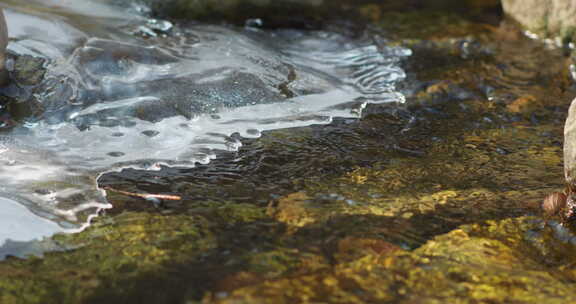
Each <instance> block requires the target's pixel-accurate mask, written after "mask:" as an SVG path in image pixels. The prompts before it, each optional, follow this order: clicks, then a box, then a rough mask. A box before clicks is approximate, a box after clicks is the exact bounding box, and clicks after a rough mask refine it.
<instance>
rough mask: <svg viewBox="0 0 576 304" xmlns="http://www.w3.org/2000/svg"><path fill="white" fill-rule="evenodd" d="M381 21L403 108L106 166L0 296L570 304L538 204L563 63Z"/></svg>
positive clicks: (563, 253)
mask: <svg viewBox="0 0 576 304" xmlns="http://www.w3.org/2000/svg"><path fill="white" fill-rule="evenodd" d="M373 9H374V7H371V10H370V11H373ZM380 13H381V14H382V15H380V16H379V18H378V19H377V20H380V22H375V23H374V26H378V27H381V28H382V29H383V30H388V31H390V32H391V33H394V34H391V37H392V39H393V40H392V43H395V44H399V45H402V46H406V47H410V48H411V49H412V50H413V56H411V57H410V59H409V60H407V61H406V62H405V63H404V64H403V68H404V69H405V70H406V71H407V79H406V81H404V82H403V84H402V91H403V92H404V94H405V95H406V97H407V103H406V104H405V105H402V106H398V105H393V106H392V105H389V104H388V105H368V106H367V108H366V109H365V110H364V111H363V117H362V119H350V118H343V119H335V121H334V122H332V123H330V124H328V125H313V126H307V127H299V128H290V129H282V130H274V131H267V132H264V134H263V136H262V137H261V138H256V139H242V142H243V146H242V147H241V148H240V149H239V150H238V151H237V152H228V153H224V154H222V155H221V156H220V158H218V159H215V160H213V161H212V162H210V163H209V164H203V165H199V166H197V167H196V168H166V167H165V168H162V169H161V170H159V171H145V172H143V171H139V170H125V171H123V172H117V173H110V174H106V175H104V176H102V177H100V179H99V183H100V186H101V187H102V188H104V189H107V194H108V199H109V201H110V202H111V203H112V204H113V205H114V208H112V209H109V210H107V213H106V215H104V216H101V217H99V218H97V219H95V220H94V224H93V226H92V227H90V228H88V229H87V230H86V231H84V232H81V233H79V234H72V235H58V236H56V237H54V238H52V239H51V240H52V242H53V243H52V244H49V245H50V246H48V245H46V246H47V247H50V248H53V250H54V248H57V250H55V251H53V252H48V253H46V254H45V256H44V258H37V257H30V258H28V259H18V258H10V259H8V260H6V261H3V262H2V263H0V273H1V274H2V275H1V276H0V287H2V291H1V292H0V300H1V301H0V302H2V303H4V302H6V303H10V302H18V301H19V302H23V303H102V302H115V301H116V302H124V303H185V302H192V303H194V302H204V303H255V302H263V303H266V302H269V303H303V302H304V303H305V302H340V303H366V302H396V303H413V302H452V301H459V302H463V303H478V302H492V303H499V302H503V303H506V302H518V303H535V302H547V303H566V302H570V301H574V300H576V299H573V297H574V293H573V290H574V287H575V285H574V283H573V282H574V279H576V278H575V277H574V276H575V273H576V272H575V268H574V265H575V264H574V262H575V261H574V255H573V252H574V249H575V248H574V246H575V245H574V244H575V242H576V241H574V240H575V239H576V238H575V237H574V232H572V231H571V230H570V227H563V226H562V225H559V224H558V222H556V221H554V219H545V218H544V217H542V216H541V215H540V209H539V208H540V203H541V201H542V199H543V198H544V197H545V195H546V194H547V193H549V192H552V191H561V190H562V189H563V187H564V179H563V178H562V177H561V176H562V170H563V162H562V141H563V131H564V130H563V128H564V122H565V118H566V114H567V113H568V106H569V102H570V100H571V99H573V96H574V94H575V93H576V92H575V91H574V88H573V86H572V80H571V79H570V77H569V75H568V69H567V60H568V59H567V58H566V57H564V55H563V54H562V52H561V51H560V50H551V49H549V48H548V47H547V46H545V45H542V44H539V43H538V42H537V41H533V40H530V39H527V38H526V37H524V36H523V35H522V34H521V32H519V31H516V30H514V29H512V28H510V27H508V26H507V25H506V24H502V25H501V26H498V27H496V26H494V25H493V24H487V23H483V22H479V21H471V20H474V19H466V18H463V17H462V16H459V15H457V14H446V15H443V14H441V13H440V12H438V11H432V12H428V11H422V12H418V13H416V12H410V13H405V14H400V13H398V12H393V13H390V14H389V15H387V12H386V11H385V10H382V11H380ZM439 16H442V18H439ZM390 20H394V21H397V22H389V21H390ZM410 20H412V21H411V22H410ZM151 135H153V134H151ZM135 194H157V195H166V197H169V196H168V195H171V196H178V197H179V198H180V199H154V197H148V199H143V198H142V196H137V195H135ZM158 197H160V196H158Z"/></svg>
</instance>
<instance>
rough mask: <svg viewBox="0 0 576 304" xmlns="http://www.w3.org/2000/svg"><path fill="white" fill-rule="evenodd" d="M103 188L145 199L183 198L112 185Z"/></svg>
mask: <svg viewBox="0 0 576 304" xmlns="http://www.w3.org/2000/svg"><path fill="white" fill-rule="evenodd" d="M102 189H104V190H106V191H112V192H116V193H120V194H124V195H128V196H135V197H141V198H144V199H149V198H155V199H163V200H171V201H179V200H182V197H181V196H179V195H171V194H149V193H135V192H128V191H123V190H118V189H114V188H110V187H103V188H102Z"/></svg>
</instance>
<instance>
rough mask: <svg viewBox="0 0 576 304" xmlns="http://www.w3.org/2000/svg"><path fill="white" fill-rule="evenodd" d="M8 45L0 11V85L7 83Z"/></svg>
mask: <svg viewBox="0 0 576 304" xmlns="http://www.w3.org/2000/svg"><path fill="white" fill-rule="evenodd" d="M7 45H8V27H7V26H6V19H5V18H4V12H3V11H2V9H0V85H4V84H6V82H7V81H8V73H7V72H6V68H5V66H4V65H5V62H6V46H7Z"/></svg>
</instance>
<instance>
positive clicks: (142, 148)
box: [0, 0, 411, 244]
mask: <svg viewBox="0 0 576 304" xmlns="http://www.w3.org/2000/svg"><path fill="white" fill-rule="evenodd" d="M1 5H2V6H3V7H4V8H5V14H6V18H7V23H8V27H9V36H10V39H11V41H10V44H9V47H8V49H9V52H10V53H11V54H12V56H11V58H12V59H10V60H9V61H8V66H9V68H10V69H12V70H13V69H14V59H13V58H14V57H15V56H22V55H31V56H33V57H37V58H42V59H44V60H45V68H46V75H45V76H44V79H43V80H42V82H41V83H39V84H36V85H33V86H30V85H27V84H26V83H19V82H18V81H15V82H14V83H12V85H11V86H10V87H8V88H5V89H3V91H2V93H3V94H4V95H8V96H11V97H14V98H16V99H17V100H18V103H19V104H20V106H21V107H24V108H26V107H32V106H31V105H34V106H35V107H37V108H38V107H39V108H41V109H42V111H40V112H38V111H37V112H34V113H33V114H30V115H27V116H24V117H15V119H16V120H17V121H18V124H17V126H16V127H14V128H10V129H6V130H5V131H3V133H2V134H0V136H1V138H0V163H1V166H0V185H1V186H0V244H2V243H5V242H6V240H12V241H28V240H32V239H36V238H41V237H44V236H49V235H52V234H53V233H56V232H74V231H79V230H82V229H84V228H85V227H86V226H87V225H88V224H89V222H90V219H91V218H92V217H94V216H96V215H97V214H98V212H99V211H100V210H102V209H107V208H112V206H111V205H110V204H109V203H108V202H107V200H106V193H105V191H103V190H102V189H99V188H98V186H97V183H96V180H97V178H98V177H99V176H100V175H102V174H104V173H106V172H111V171H120V170H122V169H124V168H136V169H141V170H156V169H159V168H161V167H162V166H178V167H193V166H194V164H195V163H207V162H209V161H210V160H211V159H213V158H215V157H217V155H218V151H222V150H227V151H230V150H232V151H234V150H237V149H238V148H239V147H240V146H241V144H242V143H241V139H242V138H243V137H244V138H246V137H252V138H254V137H258V136H260V135H261V132H263V131H266V130H272V129H278V128H287V127H296V126H305V125H310V124H325V123H329V122H330V121H331V120H332V118H333V117H358V116H359V115H360V113H361V111H362V109H363V107H364V106H365V105H366V104H367V103H387V102H402V101H403V96H402V94H400V93H399V92H397V91H396V89H395V84H396V83H397V82H399V81H401V80H402V79H403V78H404V77H405V74H404V71H403V70H402V69H401V68H400V65H399V62H400V60H402V58H403V57H405V56H409V55H410V53H411V52H410V50H409V49H405V48H401V47H393V46H388V45H386V40H385V39H384V38H383V37H381V36H379V35H378V34H375V33H364V34H363V35H359V36H358V37H349V35H346V34H342V33H338V32H330V31H300V30H289V29H284V30H276V31H264V30H261V29H258V28H255V27H244V28H239V27H232V26H222V25H218V26H217V25H209V24H186V25H177V24H172V23H170V22H168V21H163V20H155V19H150V18H148V17H146V11H147V10H146V8H145V7H140V6H136V5H134V6H126V7H122V8H117V7H111V6H108V5H104V4H99V3H98V2H94V1H85V0H75V1H3V2H1ZM256 23H257V22H256Z"/></svg>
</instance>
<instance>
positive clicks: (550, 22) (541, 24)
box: [502, 0, 576, 41]
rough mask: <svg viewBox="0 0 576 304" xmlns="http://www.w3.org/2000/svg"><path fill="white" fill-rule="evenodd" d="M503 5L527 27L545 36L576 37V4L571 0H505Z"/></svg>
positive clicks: (506, 10)
mask: <svg viewBox="0 0 576 304" xmlns="http://www.w3.org/2000/svg"><path fill="white" fill-rule="evenodd" d="M502 6H503V8H504V11H505V12H506V14H508V15H510V16H511V17H512V18H514V19H515V20H516V21H518V22H519V23H520V24H522V25H523V26H524V27H525V28H526V29H528V30H530V31H532V32H534V33H536V34H539V35H542V36H544V37H561V38H563V39H565V40H566V41H572V40H573V39H574V38H575V36H574V35H575V33H576V32H575V31H576V21H575V17H576V4H575V3H574V2H573V1H569V0H551V1H535V0H528V1H525V0H503V1H502Z"/></svg>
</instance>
